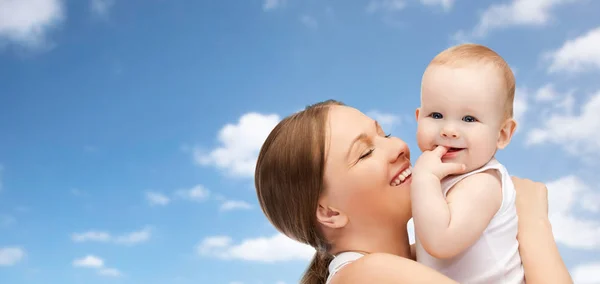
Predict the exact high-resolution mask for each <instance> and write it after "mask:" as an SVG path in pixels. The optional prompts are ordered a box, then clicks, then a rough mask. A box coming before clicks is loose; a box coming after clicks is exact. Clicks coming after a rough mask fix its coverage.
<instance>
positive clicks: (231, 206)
mask: <svg viewBox="0 0 600 284" xmlns="http://www.w3.org/2000/svg"><path fill="white" fill-rule="evenodd" d="M251 208H252V205H250V203H248V202H246V201H241V200H225V201H224V202H223V203H221V207H219V210H221V211H232V210H247V209H251Z"/></svg>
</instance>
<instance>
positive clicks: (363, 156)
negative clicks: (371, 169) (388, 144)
mask: <svg viewBox="0 0 600 284" xmlns="http://www.w3.org/2000/svg"><path fill="white" fill-rule="evenodd" d="M373 151H375V149H374V148H371V149H369V150H367V151H366V152H365V153H364V154H362V155H360V157H359V158H358V160H359V161H360V160H362V159H364V158H366V157H368V156H370V155H371V154H372V153H373Z"/></svg>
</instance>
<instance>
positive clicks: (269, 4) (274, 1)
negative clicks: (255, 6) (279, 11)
mask: <svg viewBox="0 0 600 284" xmlns="http://www.w3.org/2000/svg"><path fill="white" fill-rule="evenodd" d="M285 1H286V0H265V2H264V3H263V10H265V11H269V10H273V9H276V8H278V7H281V6H283V4H285Z"/></svg>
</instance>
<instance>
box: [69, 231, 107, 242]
mask: <svg viewBox="0 0 600 284" xmlns="http://www.w3.org/2000/svg"><path fill="white" fill-rule="evenodd" d="M71 239H72V240H73V241H74V242H77V243H81V242H89V241H91V242H108V241H110V239H111V236H110V234H109V233H107V232H98V231H89V232H85V233H80V234H77V233H74V234H72V235H71Z"/></svg>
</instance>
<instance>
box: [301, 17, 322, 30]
mask: <svg viewBox="0 0 600 284" xmlns="http://www.w3.org/2000/svg"><path fill="white" fill-rule="evenodd" d="M300 22H301V23H302V24H303V25H305V26H306V27H308V28H311V29H316V28H318V27H319V23H318V22H317V19H315V18H314V17H312V16H309V15H302V16H300Z"/></svg>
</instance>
